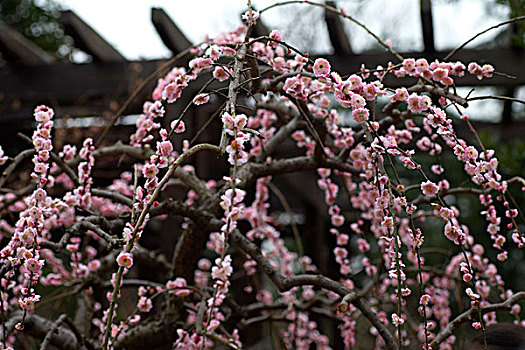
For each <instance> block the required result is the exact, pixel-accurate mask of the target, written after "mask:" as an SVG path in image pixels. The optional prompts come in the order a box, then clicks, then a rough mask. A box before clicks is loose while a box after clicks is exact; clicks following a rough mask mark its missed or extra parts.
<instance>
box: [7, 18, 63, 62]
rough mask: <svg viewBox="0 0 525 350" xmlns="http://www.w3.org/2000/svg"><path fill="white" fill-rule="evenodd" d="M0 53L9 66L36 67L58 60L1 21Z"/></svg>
mask: <svg viewBox="0 0 525 350" xmlns="http://www.w3.org/2000/svg"><path fill="white" fill-rule="evenodd" d="M0 52H1V53H2V56H3V57H4V59H5V60H6V61H7V62H8V64H18V65H27V66H34V65H40V64H51V63H54V62H55V61H56V59H55V58H54V57H53V56H52V55H51V54H49V53H47V52H46V51H44V50H43V49H42V48H40V47H39V46H37V45H35V44H33V43H32V42H31V41H29V40H28V39H26V38H25V37H24V36H23V35H22V34H20V33H19V32H17V31H16V30H14V29H13V28H11V27H10V26H8V25H7V24H5V23H4V22H2V21H0Z"/></svg>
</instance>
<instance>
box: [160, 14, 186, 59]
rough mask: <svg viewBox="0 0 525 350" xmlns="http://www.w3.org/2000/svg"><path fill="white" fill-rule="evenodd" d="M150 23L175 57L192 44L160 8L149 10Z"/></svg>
mask: <svg viewBox="0 0 525 350" xmlns="http://www.w3.org/2000/svg"><path fill="white" fill-rule="evenodd" d="M151 22H152V23H153V25H154V26H155V30H156V31H157V33H158V34H159V36H160V38H161V39H162V42H163V43H164V45H166V47H167V48H168V49H169V50H170V51H171V52H172V53H173V55H177V54H178V53H180V52H182V51H184V50H185V49H187V48H188V47H190V46H192V45H193V44H192V43H191V41H189V40H188V39H187V38H186V36H185V35H184V33H182V31H181V30H180V29H179V27H177V25H176V24H175V22H173V21H172V20H171V18H170V17H169V16H168V14H167V13H166V11H164V10H163V9H161V8H155V7H152V8H151Z"/></svg>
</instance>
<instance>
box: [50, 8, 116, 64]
mask: <svg viewBox="0 0 525 350" xmlns="http://www.w3.org/2000/svg"><path fill="white" fill-rule="evenodd" d="M60 23H61V24H62V25H63V26H64V29H65V32H66V33H67V34H68V35H70V36H71V37H72V38H73V39H74V40H75V46H76V47H78V48H79V49H81V50H83V51H85V52H86V53H88V54H89V55H91V56H92V57H93V60H95V61H98V62H124V61H126V58H125V57H124V56H122V54H120V52H118V51H117V49H115V48H114V47H113V46H112V45H111V44H110V43H108V42H107V41H106V40H105V39H104V38H103V37H101V36H100V35H99V34H98V33H97V32H96V31H95V30H93V28H91V27H90V26H89V25H88V24H87V23H86V22H84V21H83V20H82V19H81V18H80V17H78V16H77V15H76V14H75V13H74V12H73V11H64V12H62V15H61V16H60Z"/></svg>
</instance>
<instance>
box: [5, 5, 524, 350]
mask: <svg viewBox="0 0 525 350" xmlns="http://www.w3.org/2000/svg"><path fill="white" fill-rule="evenodd" d="M307 3H308V2H307ZM311 5H313V6H323V7H325V8H326V9H327V10H328V11H331V12H334V13H337V14H338V15H339V16H341V17H343V18H346V19H348V20H351V21H354V22H356V23H358V22H357V21H355V20H354V19H353V18H352V17H350V16H349V15H347V14H345V13H344V11H342V10H339V9H335V8H332V7H330V6H327V5H321V4H313V3H311ZM270 8H271V7H270ZM268 9H269V8H268ZM268 9H265V10H263V11H261V13H263V12H265V11H267V10H268ZM259 15H260V13H259V12H256V11H254V10H253V9H252V8H251V7H249V10H248V11H247V12H246V13H245V15H244V16H243V19H244V21H245V24H244V25H242V26H240V27H239V28H237V29H236V30H235V31H232V32H229V33H226V34H224V35H220V36H218V37H216V38H214V39H209V40H206V41H205V42H203V43H202V44H199V45H197V46H195V47H192V48H191V49H190V50H188V51H187V52H184V53H183V54H181V55H179V56H177V57H175V59H174V60H171V61H170V62H169V64H172V63H173V62H175V61H176V60H177V59H179V58H180V57H182V56H183V55H186V54H190V55H192V58H191V61H189V65H188V66H186V67H172V66H170V70H169V72H168V73H167V74H165V75H164V76H163V77H162V78H160V79H159V80H158V83H157V86H156V88H155V90H154V91H153V94H152V98H151V101H147V102H145V103H144V112H143V114H142V115H141V116H140V118H139V119H138V121H137V123H136V131H135V132H134V133H133V134H132V135H131V136H130V137H129V141H126V142H125V143H122V142H119V143H117V144H107V143H104V142H103V141H104V137H105V135H107V133H104V134H103V135H102V136H101V137H100V138H99V139H98V140H97V142H94V141H93V140H91V139H90V138H88V139H86V140H85V141H84V142H83V143H82V144H81V145H65V146H64V147H63V148H62V149H61V150H56V149H55V148H54V147H53V140H52V135H53V117H54V112H53V110H52V109H51V108H49V107H46V106H39V107H37V108H36V109H35V113H34V117H35V120H36V131H35V132H34V134H33V137H32V138H31V140H30V142H31V144H32V147H31V148H30V149H28V150H26V151H24V152H22V153H20V154H19V155H17V156H15V157H14V158H9V157H7V156H5V155H3V152H2V155H1V158H0V161H1V164H2V165H4V167H5V171H4V173H3V175H2V178H1V180H0V187H2V195H1V196H0V205H1V208H2V219H1V221H0V224H1V251H0V264H1V265H0V270H1V274H0V275H1V283H0V290H1V301H2V302H1V307H0V309H1V320H2V324H1V332H0V337H1V342H0V349H8V348H14V347H19V346H20V347H21V346H22V345H23V344H27V342H28V339H30V337H33V338H34V339H35V340H34V342H33V343H32V344H35V346H40V348H41V349H46V348H48V346H50V345H53V346H55V347H57V348H60V349H101V348H102V349H139V348H140V349H142V348H145V347H150V348H152V349H153V348H162V349H164V348H169V347H171V348H175V349H210V348H231V349H241V348H250V346H252V345H253V344H255V343H257V342H259V343H260V344H259V345H260V346H262V347H265V348H269V347H271V344H272V342H273V346H274V347H276V348H281V347H282V348H286V349H295V348H297V349H309V348H311V347H312V346H315V347H316V348H318V349H328V348H332V347H341V346H343V347H344V348H345V349H352V348H356V346H357V345H356V342H357V341H358V340H359V337H358V336H357V335H356V334H358V332H361V333H360V334H362V339H366V341H367V342H368V343H367V344H366V345H365V348H369V349H370V348H378V349H383V348H384V349H401V348H405V349H408V348H414V349H421V348H423V349H452V348H453V347H454V346H455V345H454V344H455V342H456V336H455V334H456V332H457V331H458V328H459V326H460V325H462V324H469V325H471V326H472V327H473V328H475V329H476V330H478V331H477V332H480V333H481V334H484V329H485V327H486V326H487V325H489V324H491V323H495V322H497V321H498V320H497V318H496V316H497V315H496V311H500V310H503V311H506V313H507V314H511V315H514V317H515V318H516V320H517V322H519V320H520V318H519V317H520V313H521V310H520V305H519V303H518V302H519V301H521V300H524V299H525V292H515V291H512V290H510V289H509V288H508V287H507V286H506V285H505V282H504V281H503V279H502V278H501V276H500V274H499V273H498V266H504V265H502V264H503V263H504V262H505V260H506V259H507V258H508V253H507V249H508V248H509V247H510V246H513V245H516V246H517V247H518V248H522V247H523V245H524V243H525V236H524V232H523V226H522V225H523V222H522V223H521V224H520V223H519V221H520V220H521V221H523V215H522V213H520V209H519V208H518V204H517V203H518V202H517V201H516V200H515V199H514V197H513V196H516V194H521V192H522V191H524V190H525V181H524V180H523V179H522V178H519V177H514V178H509V179H507V178H504V177H503V176H502V175H500V173H499V172H498V158H497V155H496V153H495V152H494V151H493V150H491V149H486V148H485V147H484V146H483V144H482V143H481V141H480V138H479V137H478V135H477V134H476V132H475V131H474V128H473V127H472V125H471V123H470V121H469V117H468V116H467V115H466V114H463V113H461V112H460V111H461V110H462V109H461V108H463V107H465V106H466V105H467V103H468V99H467V98H465V97H461V96H459V95H458V94H457V93H456V90H455V82H456V79H461V77H462V76H463V75H465V74H472V75H475V76H477V77H478V78H479V79H484V78H490V77H491V76H492V75H493V74H495V71H494V68H493V67H492V66H491V65H483V66H480V65H478V64H477V63H475V62H470V63H469V62H466V63H461V62H449V61H434V62H428V61H427V60H426V59H424V58H421V59H417V60H414V59H411V58H403V57H401V56H400V55H399V54H397V53H396V52H395V51H394V50H393V49H392V48H391V46H390V45H386V44H385V43H384V42H383V41H382V40H380V39H379V38H377V36H375V35H374V37H375V38H376V39H377V40H378V42H379V43H380V44H382V45H384V47H385V48H386V49H387V50H389V51H390V52H391V53H392V54H393V60H395V61H396V62H397V63H390V64H389V65H388V66H387V67H385V68H382V67H377V68H376V67H369V68H367V67H366V66H365V65H366V62H364V64H365V65H364V66H363V68H362V69H361V70H360V71H358V72H355V74H351V75H349V76H341V75H340V74H338V72H335V71H333V70H332V69H331V66H330V62H328V61H327V60H326V59H323V58H317V59H315V60H312V59H310V58H309V56H308V54H307V53H304V52H300V51H299V50H297V49H295V48H294V47H292V46H290V45H288V44H287V43H286V42H285V41H283V38H282V37H281V34H280V33H279V32H278V31H275V30H274V31H272V32H271V33H270V34H269V35H268V36H263V37H252V36H251V32H252V29H253V27H254V25H255V22H256V21H257V19H258V17H259ZM358 24H359V25H361V24H360V23H358ZM361 26H362V25H361ZM363 27H364V26H363ZM364 28H365V29H366V27H364ZM367 30H368V29H367ZM387 75H392V76H394V77H405V76H410V77H416V78H418V79H417V83H416V84H415V85H413V86H408V87H401V88H397V89H391V88H387V87H385V86H384V85H383V79H384V78H385V76H387ZM206 78H207V79H209V81H208V82H207V83H205V84H203V83H202V81H203V79H206ZM192 91H193V92H195V91H198V92H197V93H195V96H191V97H190V99H189V101H190V103H189V104H188V105H187V106H185V107H184V108H180V109H179V110H180V111H181V112H180V113H179V114H178V115H177V116H176V118H174V119H173V120H170V121H167V120H166V119H168V117H167V115H166V114H167V113H166V110H165V107H166V106H167V105H169V104H177V103H180V102H181V101H182V96H183V95H184V94H191V93H192ZM219 100H223V102H224V103H223V104H222V106H220V107H217V108H216V111H215V113H212V115H211V119H210V122H211V123H213V122H214V123H217V124H220V125H221V130H222V132H221V133H220V135H217V140H218V142H217V143H216V144H211V143H199V142H196V141H195V140H198V136H199V134H200V132H201V130H198V131H197V130H194V132H195V134H197V136H196V137H194V136H195V134H192V135H188V134H189V132H188V131H189V129H188V130H186V126H185V120H184V119H185V116H186V115H187V111H188V109H189V108H190V107H192V106H193V107H192V108H203V107H200V105H204V104H211V103H216V102H217V101H219ZM379 106H382V108H380V107H379ZM456 111H458V112H460V113H459V115H460V116H461V117H460V118H457V117H454V115H455V114H454V112H456ZM117 116H118V115H117ZM115 119H116V118H115ZM114 121H115V120H113V122H114ZM458 123H465V124H466V125H468V127H469V128H470V129H471V131H472V137H471V138H470V139H467V138H463V139H462V138H460V137H459V136H458V134H457V133H456V125H457V124H458ZM190 138H193V140H191V141H190ZM219 138H220V140H219ZM176 145H179V146H180V145H182V146H180V147H179V146H176ZM77 147H78V148H77ZM198 152H213V153H214V154H215V155H216V156H217V164H222V165H224V164H228V170H227V172H226V173H224V174H217V175H218V177H216V178H208V179H207V178H201V177H199V175H198V171H195V169H194V168H193V167H192V166H190V165H188V161H191V159H192V157H193V156H194V155H195V154H197V153H198ZM446 154H449V155H453V158H454V160H453V162H455V163H457V164H460V166H461V168H462V169H464V171H463V170H462V171H461V173H460V174H451V173H448V172H447V169H445V164H444V163H443V158H444V157H445V155H446ZM123 155H126V156H127V157H128V158H129V159H132V161H131V162H130V164H129V167H128V168H127V169H125V171H124V172H122V174H121V176H120V177H119V178H118V179H115V180H114V181H113V183H112V184H111V185H109V186H102V185H99V184H97V181H95V180H94V178H93V176H92V170H93V169H96V168H97V162H98V160H99V159H102V158H107V157H113V158H115V159H117V158H119V157H122V156H123ZM27 158H32V162H33V165H32V166H31V169H32V170H31V175H30V177H28V179H29V180H30V181H29V183H28V184H26V185H25V187H20V186H19V183H18V186H19V187H16V188H10V187H9V184H10V182H9V177H10V175H11V174H13V173H14V172H16V171H23V166H22V164H23V161H24V159H27ZM210 166H211V165H210ZM216 168H217V169H220V168H221V166H217V167H216ZM286 173H296V174H302V173H309V174H315V176H316V177H317V187H318V188H309V189H308V191H310V192H315V193H317V194H318V195H319V196H322V197H323V198H324V202H325V206H326V210H327V213H328V216H329V218H330V227H329V228H328V229H327V230H326V232H317V234H318V235H327V236H329V237H333V242H335V243H334V246H333V247H331V248H329V247H317V249H319V250H325V251H328V250H329V252H328V254H329V255H330V256H331V257H332V258H331V261H332V262H331V264H333V265H334V266H337V269H336V270H337V274H336V275H335V276H330V277H329V276H328V274H327V273H326V271H324V272H323V271H322V270H321V269H320V268H319V267H318V263H319V261H314V260H313V259H312V258H310V257H309V256H307V255H306V254H305V252H304V249H303V246H302V243H301V230H300V229H299V228H298V225H297V224H296V223H294V220H295V219H294V215H293V213H292V211H291V209H290V207H289V205H288V204H287V200H289V197H288V198H287V193H286V191H285V190H286V189H285V188H282V189H283V191H284V193H283V192H281V191H280V190H279V189H278V186H277V185H276V184H275V183H274V178H276V177H278V176H280V175H282V174H286ZM222 175H224V177H222V178H221V177H220V176H222ZM452 175H454V177H455V178H457V177H460V178H461V179H460V180H459V181H458V180H456V179H454V180H452V179H451V176H452ZM174 182H176V183H177V184H178V186H182V188H184V190H183V191H182V192H180V191H179V192H173V191H170V187H171V185H172V184H173V183H174ZM461 196H469V197H472V198H474V199H475V200H477V201H479V205H481V206H482V207H483V208H484V209H483V211H482V213H481V216H480V220H485V221H486V222H487V224H486V226H487V229H486V232H477V233H476V234H474V233H472V232H469V228H468V227H467V225H465V223H464V222H462V221H463V219H462V213H461V211H460V210H459V206H456V205H454V203H457V201H455V200H456V199H457V198H458V197H461ZM272 197H273V198H274V199H275V198H278V199H279V200H280V201H281V205H282V207H284V208H285V211H286V213H287V215H284V217H286V218H287V220H288V222H290V223H291V226H292V228H293V230H292V231H293V233H294V235H293V238H292V239H290V235H289V234H287V233H286V232H288V231H286V232H284V231H285V230H284V229H283V227H284V226H283V225H282V224H281V223H280V221H279V220H282V215H281V216H277V215H275V211H276V209H279V208H280V206H277V205H276V202H273V201H272V200H271V199H272ZM171 217H180V218H181V221H180V227H178V228H172V231H173V234H174V235H175V236H176V237H177V241H176V244H175V245H174V246H173V247H170V249H171V250H172V251H173V254H172V256H170V258H171V261H168V259H167V257H166V256H164V255H162V254H160V253H158V252H154V251H152V250H149V249H147V248H146V247H145V246H144V245H142V244H141V241H143V240H144V239H145V238H146V237H145V236H148V235H152V234H154V233H153V232H154V231H153V230H150V227H149V226H150V225H149V224H150V223H153V222H155V221H157V222H158V221H162V220H165V219H166V218H171ZM426 223H430V224H431V225H427V224H426ZM520 225H521V226H520ZM430 226H432V227H430ZM427 232H431V233H433V237H432V240H425V238H426V236H427ZM482 241H483V242H489V241H491V242H492V246H490V245H486V246H483V245H481V244H480V242H482ZM432 242H433V243H432ZM436 242H437V243H436ZM442 242H444V243H442ZM447 242H448V243H447ZM436 244H437V245H439V244H449V245H448V246H449V247H453V248H451V252H452V255H450V257H449V258H447V260H446V261H441V262H440V264H439V265H435V266H433V265H431V264H428V263H426V261H428V260H429V257H428V255H427V256H426V254H425V251H424V249H425V248H432V247H433V246H435V245H436ZM427 251H428V249H427ZM154 271H155V272H158V273H157V275H159V273H160V275H161V277H155V278H153V276H154V274H153V272H154ZM67 298H70V299H71V298H73V299H74V302H72V303H71V305H70V306H69V307H67V308H66V307H59V304H56V305H55V311H53V310H50V308H49V305H50V304H51V303H60V302H62V301H64V300H66V299H67ZM40 305H42V307H41V308H40ZM46 305H47V306H46ZM40 310H41V311H40ZM57 310H61V311H60V312H59V313H57ZM503 317H504V316H503ZM472 331H474V330H472ZM254 336H255V337H254ZM255 339H256V340H255ZM362 341H365V340H362Z"/></svg>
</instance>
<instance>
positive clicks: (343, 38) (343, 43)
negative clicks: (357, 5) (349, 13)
mask: <svg viewBox="0 0 525 350" xmlns="http://www.w3.org/2000/svg"><path fill="white" fill-rule="evenodd" d="M326 4H327V5H328V6H331V7H335V8H337V6H336V4H335V3H334V2H333V1H328V2H327V3H326ZM324 18H325V22H326V27H327V29H328V35H329V37H330V42H331V43H332V47H333V48H334V54H335V55H352V54H353V51H352V47H351V46H350V40H349V39H348V36H347V34H346V32H345V29H344V25H343V22H341V19H340V18H339V16H338V15H336V14H335V13H333V12H330V11H325V15H324Z"/></svg>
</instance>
